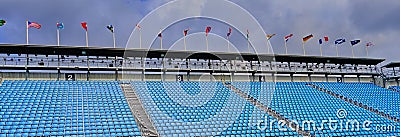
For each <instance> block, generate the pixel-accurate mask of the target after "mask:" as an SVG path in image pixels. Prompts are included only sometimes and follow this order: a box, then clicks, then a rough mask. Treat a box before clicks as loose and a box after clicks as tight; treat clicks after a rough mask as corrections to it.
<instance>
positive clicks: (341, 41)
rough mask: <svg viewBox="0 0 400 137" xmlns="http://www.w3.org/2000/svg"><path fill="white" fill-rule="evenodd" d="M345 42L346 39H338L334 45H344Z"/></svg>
mask: <svg viewBox="0 0 400 137" xmlns="http://www.w3.org/2000/svg"><path fill="white" fill-rule="evenodd" d="M345 42H346V39H343V38H340V39H337V40H335V44H336V45H337V44H342V43H345Z"/></svg>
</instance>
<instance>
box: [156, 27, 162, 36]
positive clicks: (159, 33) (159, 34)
mask: <svg viewBox="0 0 400 137" xmlns="http://www.w3.org/2000/svg"><path fill="white" fill-rule="evenodd" d="M161 33H162V30H161V29H160V32H158V35H157V36H158V37H160V38H162V34H161Z"/></svg>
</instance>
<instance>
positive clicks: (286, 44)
mask: <svg viewBox="0 0 400 137" xmlns="http://www.w3.org/2000/svg"><path fill="white" fill-rule="evenodd" d="M285 51H286V52H285V53H286V55H287V42H286V40H285Z"/></svg>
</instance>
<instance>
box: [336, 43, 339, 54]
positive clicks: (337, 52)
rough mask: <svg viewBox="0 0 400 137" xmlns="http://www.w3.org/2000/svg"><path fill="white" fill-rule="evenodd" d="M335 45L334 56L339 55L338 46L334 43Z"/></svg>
mask: <svg viewBox="0 0 400 137" xmlns="http://www.w3.org/2000/svg"><path fill="white" fill-rule="evenodd" d="M335 47H336V57H339V51H338V48H337V47H338V45H336V44H335Z"/></svg>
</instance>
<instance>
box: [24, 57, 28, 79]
mask: <svg viewBox="0 0 400 137" xmlns="http://www.w3.org/2000/svg"><path fill="white" fill-rule="evenodd" d="M28 66H29V54H28V53H26V65H25V69H26V72H25V80H28V77H29V69H28Z"/></svg>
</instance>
